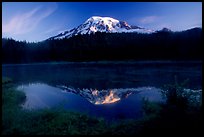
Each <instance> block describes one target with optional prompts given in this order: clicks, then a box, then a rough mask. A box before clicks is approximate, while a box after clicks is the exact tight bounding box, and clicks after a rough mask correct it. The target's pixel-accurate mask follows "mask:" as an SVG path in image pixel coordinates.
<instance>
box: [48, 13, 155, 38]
mask: <svg viewBox="0 0 204 137" xmlns="http://www.w3.org/2000/svg"><path fill="white" fill-rule="evenodd" d="M96 32H106V33H122V32H128V33H131V32H138V33H153V32H155V31H153V30H150V29H145V28H142V27H139V26H135V25H129V24H128V23H127V22H126V21H119V20H117V19H114V18H111V17H100V16H92V17H90V18H88V19H87V20H86V21H85V22H84V23H82V24H80V25H79V26H77V27H75V28H73V29H70V30H67V31H64V32H62V33H60V34H58V35H56V36H53V37H50V38H48V39H63V38H70V37H72V36H75V35H79V34H81V35H83V34H91V33H96Z"/></svg>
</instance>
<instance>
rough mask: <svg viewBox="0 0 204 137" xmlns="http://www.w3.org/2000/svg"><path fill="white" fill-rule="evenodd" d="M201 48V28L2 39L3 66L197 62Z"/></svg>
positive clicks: (200, 54)
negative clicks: (51, 62) (70, 62)
mask: <svg viewBox="0 0 204 137" xmlns="http://www.w3.org/2000/svg"><path fill="white" fill-rule="evenodd" d="M201 45H202V29H201V28H194V29H190V30H186V31H182V32H171V31H158V32H156V33H153V34H140V33H101V32H97V33H95V34H90V35H77V36H74V37H71V38H69V39H66V38H64V39H61V40H57V39H56V40H54V39H48V40H45V41H42V42H37V43H28V42H26V41H15V40H13V39H5V38H3V39H2V62H3V63H30V62H48V61H94V60H128V59H132V60H158V59H159V60H189V59H190V60H197V59H199V60H200V59H201V56H202V52H201V51H202V47H201Z"/></svg>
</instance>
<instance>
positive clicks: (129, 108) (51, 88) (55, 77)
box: [2, 61, 202, 119]
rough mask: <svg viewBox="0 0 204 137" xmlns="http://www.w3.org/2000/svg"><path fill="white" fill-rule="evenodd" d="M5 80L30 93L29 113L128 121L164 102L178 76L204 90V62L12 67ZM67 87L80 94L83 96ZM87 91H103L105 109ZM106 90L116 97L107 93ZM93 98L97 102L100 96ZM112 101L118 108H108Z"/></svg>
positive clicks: (6, 70) (4, 68)
mask: <svg viewBox="0 0 204 137" xmlns="http://www.w3.org/2000/svg"><path fill="white" fill-rule="evenodd" d="M2 76H5V77H10V78H12V79H13V81H14V82H15V85H16V87H17V88H18V89H21V90H23V91H24V92H25V93H26V96H27V99H26V101H25V103H24V104H23V107H24V108H26V109H40V108H52V107H57V106H62V107H64V108H66V109H68V110H70V111H79V112H84V113H87V114H90V115H94V116H100V117H105V118H108V119H124V118H137V117H140V116H141V115H142V112H141V107H142V106H141V103H142V98H143V97H146V98H149V100H152V101H162V97H161V94H160V92H159V91H160V90H161V87H162V86H164V85H165V84H170V83H173V82H174V77H175V76H177V78H178V80H179V81H181V82H183V81H184V80H186V79H189V83H188V85H187V86H188V88H190V89H201V88H202V62H201V61H191V62H190V61H189V62H181V61H177V62H175V61H174V62H172V61H138V62H136V61H135V62H133V61H130V62H89V63H87V62H82V63H72V62H68V63H44V64H21V65H17V64H9V65H2ZM61 87H67V89H71V90H72V89H73V90H76V91H77V92H78V91H80V93H81V94H76V93H74V92H70V91H71V90H70V91H69V90H65V89H63V88H61ZM86 90H88V91H94V92H90V93H92V94H93V93H95V91H96V90H97V92H98V93H99V92H100V93H101V95H100V97H101V98H103V99H104V100H102V101H101V100H100V104H97V103H96V102H97V101H95V100H94V101H95V103H93V102H91V101H90V100H87V98H85V96H86V95H83V93H84V91H86ZM106 91H110V92H109V93H107V94H105V92H106ZM112 91H113V93H112ZM119 91H124V95H125V97H123V98H121V97H119V95H116V93H117V92H119ZM126 91H127V92H128V93H127V92H126ZM102 92H103V93H102ZM129 93H131V94H130V95H129ZM103 95H104V97H102V96H103ZM127 95H128V96H127ZM92 96H93V97H94V99H97V98H96V97H97V96H96V95H92ZM92 96H91V97H92ZM126 96H127V97H126ZM108 101H109V102H112V103H107V102H108Z"/></svg>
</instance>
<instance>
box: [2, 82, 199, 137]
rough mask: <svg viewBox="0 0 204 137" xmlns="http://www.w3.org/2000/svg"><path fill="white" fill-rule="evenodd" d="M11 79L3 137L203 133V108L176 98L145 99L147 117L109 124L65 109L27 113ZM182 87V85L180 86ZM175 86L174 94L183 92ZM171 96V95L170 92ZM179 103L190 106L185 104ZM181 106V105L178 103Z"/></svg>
mask: <svg viewBox="0 0 204 137" xmlns="http://www.w3.org/2000/svg"><path fill="white" fill-rule="evenodd" d="M11 83H12V81H11V79H9V78H6V79H2V134H3V135H148V134H150V135H154V134H155V135H159V134H161V135H163V133H164V132H165V134H166V133H168V134H169V133H172V134H176V133H178V132H180V133H182V134H188V133H194V134H198V133H199V132H201V127H202V105H195V104H194V105H193V106H192V105H191V104H189V103H188V102H186V100H184V101H182V100H181V97H179V99H177V97H178V96H175V97H173V98H172V96H171V98H172V99H173V101H172V99H170V100H169V101H168V100H167V103H165V104H161V103H155V102H149V101H148V100H146V99H144V101H143V110H144V117H143V118H141V119H139V120H134V119H132V120H125V121H122V122H117V123H107V122H106V121H105V120H104V119H99V118H94V117H90V116H87V115H85V114H81V113H74V112H69V111H67V110H64V109H60V108H56V109H43V110H35V111H32V110H24V109H22V108H21V107H20V105H19V104H20V103H22V102H23V101H25V99H26V96H25V94H24V93H23V92H21V91H16V90H15V89H14V88H13V86H12V84H11ZM176 86H178V85H176ZM176 86H174V87H173V88H175V89H171V91H174V90H177V89H180V88H178V87H176ZM171 88H172V87H171ZM168 93H169V92H168ZM177 100H179V101H181V102H184V103H186V105H179V104H182V103H181V102H178V101H177ZM176 103H179V104H176Z"/></svg>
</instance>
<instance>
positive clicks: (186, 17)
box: [2, 2, 202, 41]
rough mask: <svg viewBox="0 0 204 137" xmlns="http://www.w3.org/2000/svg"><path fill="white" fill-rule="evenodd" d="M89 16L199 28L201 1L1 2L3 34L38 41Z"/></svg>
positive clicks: (146, 24) (159, 26)
mask: <svg viewBox="0 0 204 137" xmlns="http://www.w3.org/2000/svg"><path fill="white" fill-rule="evenodd" d="M91 16H108V17H112V18H115V19H118V20H123V21H127V22H128V24H130V25H137V26H140V27H145V28H148V29H153V30H158V29H162V28H163V27H168V28H170V29H172V30H173V31H180V30H185V29H189V28H192V27H202V3H201V2H49V3H48V2H4V3H2V34H3V35H2V36H3V37H12V38H14V39H17V40H27V41H41V40H44V39H47V38H48V37H50V36H53V35H56V34H58V33H59V32H61V31H64V30H68V29H72V28H73V27H76V26H78V25H80V24H81V23H83V22H84V21H86V20H87V19H88V18H89V17H91Z"/></svg>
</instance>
